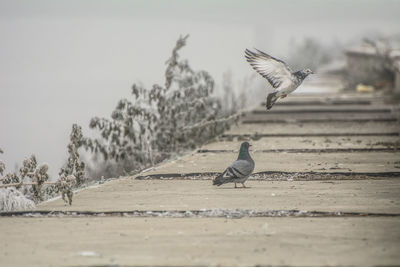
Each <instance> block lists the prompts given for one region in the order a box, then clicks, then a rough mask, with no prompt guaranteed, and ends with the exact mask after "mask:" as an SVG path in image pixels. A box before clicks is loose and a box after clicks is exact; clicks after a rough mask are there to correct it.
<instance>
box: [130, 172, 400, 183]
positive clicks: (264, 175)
mask: <svg viewBox="0 0 400 267" xmlns="http://www.w3.org/2000/svg"><path fill="white" fill-rule="evenodd" d="M219 174H220V173H219V172H192V173H157V174H148V175H140V176H137V177H135V179H136V180H212V179H213V178H214V177H215V176H216V175H219ZM383 178H400V172H369V173H367V172H283V171H264V172H257V173H253V174H252V176H251V177H250V178H249V180H256V181H316V180H362V179H364V180H365V179H383Z"/></svg>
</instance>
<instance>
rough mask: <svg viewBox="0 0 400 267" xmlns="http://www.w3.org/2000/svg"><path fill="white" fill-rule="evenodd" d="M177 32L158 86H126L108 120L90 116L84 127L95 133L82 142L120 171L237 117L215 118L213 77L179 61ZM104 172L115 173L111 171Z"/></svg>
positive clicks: (202, 137)
mask: <svg viewBox="0 0 400 267" xmlns="http://www.w3.org/2000/svg"><path fill="white" fill-rule="evenodd" d="M187 38H188V36H185V37H180V38H179V39H178V41H177V42H176V45H175V47H174V49H173V50H172V55H171V57H170V58H169V59H168V60H167V62H166V65H167V67H166V70H165V82H164V85H158V84H155V85H153V87H152V88H151V89H145V88H143V87H141V86H139V85H136V84H134V85H133V86H132V99H130V100H128V99H121V100H120V101H119V102H118V104H117V107H116V109H115V110H114V111H113V112H112V115H111V119H106V118H98V117H95V118H93V119H92V120H91V122H90V128H92V129H97V130H98V131H99V132H100V137H99V138H97V139H90V138H86V139H85V145H86V147H87V148H88V149H89V150H91V151H92V152H94V153H101V154H102V155H103V157H104V159H105V160H106V161H107V160H109V161H114V162H116V163H117V164H118V162H121V161H123V162H125V163H127V164H123V165H124V166H123V168H125V171H132V170H138V169H143V168H145V167H147V166H149V165H153V164H154V163H157V162H160V161H162V160H164V159H166V158H168V157H170V156H171V155H173V154H176V153H177V152H180V151H184V150H188V149H193V148H195V147H196V146H197V145H200V144H202V143H204V142H205V141H207V140H209V139H210V138H213V137H215V136H217V135H218V134H220V133H222V132H223V131H224V130H225V129H227V128H228V127H229V125H230V123H231V121H232V120H234V119H235V118H237V117H229V118H226V119H223V118H221V116H222V113H221V104H220V101H219V100H218V99H217V98H216V97H214V95H213V90H214V79H213V78H212V77H211V76H210V75H209V74H208V73H207V72H206V71H195V70H193V69H192V68H191V67H190V65H189V63H188V61H187V60H180V58H179V53H178V52H179V50H180V49H181V48H182V47H184V46H185V45H186V41H187ZM110 175H116V173H111V174H110Z"/></svg>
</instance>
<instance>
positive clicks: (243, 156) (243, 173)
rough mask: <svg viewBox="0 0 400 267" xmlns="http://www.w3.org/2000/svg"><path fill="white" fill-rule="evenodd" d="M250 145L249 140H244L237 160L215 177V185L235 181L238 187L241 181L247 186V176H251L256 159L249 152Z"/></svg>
mask: <svg viewBox="0 0 400 267" xmlns="http://www.w3.org/2000/svg"><path fill="white" fill-rule="evenodd" d="M250 146H251V145H250V144H249V143H248V142H243V143H242V144H241V146H240V151H239V156H238V158H237V160H236V161H234V162H233V163H232V164H231V166H229V167H228V168H227V169H226V170H225V171H224V172H223V173H222V174H220V175H219V176H217V177H216V178H215V179H214V181H213V185H218V186H220V185H222V184H226V183H235V188H236V183H241V184H242V185H243V187H246V186H245V185H244V182H246V180H247V178H249V176H250V175H251V174H252V173H253V170H254V160H253V159H252V158H251V156H250V154H249V147H250Z"/></svg>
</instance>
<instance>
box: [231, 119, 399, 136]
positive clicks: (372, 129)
mask: <svg viewBox="0 0 400 267" xmlns="http://www.w3.org/2000/svg"><path fill="white" fill-rule="evenodd" d="M255 133H259V134H264V133H265V134H317V133H320V134H326V133H329V134H337V135H340V134H347V133H352V134H365V133H368V134H370V133H376V134H386V133H400V124H398V123H394V122H363V123H359V122H329V121H325V122H323V123H296V122H292V123H266V124H240V126H233V127H232V128H231V130H229V131H227V132H226V134H253V135H254V134H255Z"/></svg>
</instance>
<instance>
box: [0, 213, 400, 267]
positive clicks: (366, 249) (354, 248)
mask: <svg viewBox="0 0 400 267" xmlns="http://www.w3.org/2000/svg"><path fill="white" fill-rule="evenodd" d="M399 226H400V220H399V219H398V218H390V217H389V218H371V217H368V218H243V219H206V218H196V219H191V218H184V219H172V218H152V219H148V218H123V217H107V218H90V219H88V218H12V217H9V218H2V219H1V220H0V228H1V229H2V230H1V238H0V262H1V264H2V266H111V265H112V266H114V265H115V266H117V265H127V266H128V265H129V266H133V265H134V266H255V265H268V266H378V265H379V266H389V265H390V266H394V265H397V264H398V263H399V262H400V253H398V252H399V243H400V227H399Z"/></svg>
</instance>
